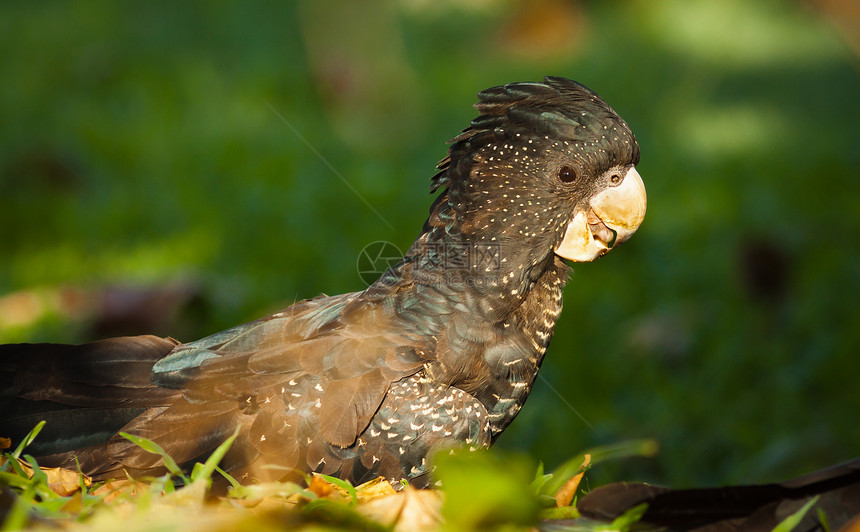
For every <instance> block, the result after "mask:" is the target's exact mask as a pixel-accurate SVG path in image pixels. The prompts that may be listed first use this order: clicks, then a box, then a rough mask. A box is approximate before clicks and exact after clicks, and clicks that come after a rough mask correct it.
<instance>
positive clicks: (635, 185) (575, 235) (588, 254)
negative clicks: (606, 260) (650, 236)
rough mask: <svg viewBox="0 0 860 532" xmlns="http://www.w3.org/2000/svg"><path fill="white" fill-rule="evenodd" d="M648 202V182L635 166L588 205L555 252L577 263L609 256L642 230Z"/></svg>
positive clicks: (574, 219) (575, 219) (572, 221)
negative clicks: (614, 248) (638, 230)
mask: <svg viewBox="0 0 860 532" xmlns="http://www.w3.org/2000/svg"><path fill="white" fill-rule="evenodd" d="M647 203H648V200H647V197H646V195H645V183H643V182H642V177H640V176H639V172H637V171H636V168H634V167H633V166H631V167H630V169H629V170H627V173H626V174H625V175H624V179H623V180H622V181H621V184H619V185H618V186H614V187H609V188H607V189H605V190H603V191H601V192H600V193H598V194H596V195H595V196H594V197H593V198H591V201H590V202H589V203H588V206H589V208H588V209H586V210H583V211H579V212H578V213H577V214H576V216H574V218H573V220H571V221H570V223H569V224H568V225H567V230H566V231H565V233H564V238H563V239H562V241H561V244H559V245H558V247H556V248H555V253H556V254H557V255H558V256H560V257H562V258H565V259H568V260H572V261H576V262H588V261H592V260H594V259H596V258H597V257H599V256H601V255H605V254H606V253H607V252H608V251H609V250H610V249H612V248H613V247H614V246H616V245H618V244H620V243H621V242H624V241H625V240H627V239H628V238H630V237H631V236H632V235H633V233H635V232H636V230H637V229H639V226H640V225H642V220H643V219H644V218H645V209H646V206H647Z"/></svg>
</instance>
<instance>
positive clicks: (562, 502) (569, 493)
mask: <svg viewBox="0 0 860 532" xmlns="http://www.w3.org/2000/svg"><path fill="white" fill-rule="evenodd" d="M590 463H591V455H590V454H586V455H585V456H584V457H583V460H582V465H580V466H579V470H580V471H579V473H577V474H575V475H573V476H572V477H570V478H569V479H567V482H565V483H564V485H563V486H562V487H560V488H559V489H558V491H557V492H555V505H556V506H557V507H559V508H561V507H562V506H570V503H571V502H573V496H574V495H576V489H577V488H578V487H579V483H580V481H581V480H582V476H583V475H584V474H585V470H586V469H587V468H588V464H590Z"/></svg>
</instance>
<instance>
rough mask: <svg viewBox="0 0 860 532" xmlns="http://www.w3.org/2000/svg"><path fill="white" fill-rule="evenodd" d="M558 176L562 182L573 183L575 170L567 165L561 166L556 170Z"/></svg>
mask: <svg viewBox="0 0 860 532" xmlns="http://www.w3.org/2000/svg"><path fill="white" fill-rule="evenodd" d="M558 178H559V179H560V180H561V182H562V183H573V182H574V181H576V170H574V169H573V168H571V167H569V166H562V167H561V169H559V171H558Z"/></svg>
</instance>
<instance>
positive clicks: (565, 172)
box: [0, 76, 647, 488]
mask: <svg viewBox="0 0 860 532" xmlns="http://www.w3.org/2000/svg"><path fill="white" fill-rule="evenodd" d="M474 107H475V109H476V110H477V112H478V116H477V117H476V118H474V119H473V120H471V122H470V123H469V125H468V127H466V128H465V129H463V130H462V131H461V132H460V133H459V134H457V135H456V136H455V137H454V138H453V139H451V140H450V141H449V148H448V151H447V155H446V156H445V157H444V158H443V159H442V161H441V162H440V163H439V164H438V165H437V167H436V172H435V174H434V175H432V177H431V186H430V192H431V194H435V198H434V200H433V201H432V204H431V207H430V212H429V216H428V218H427V220H426V222H425V223H424V225H423V227H422V230H421V232H420V234H419V236H418V237H417V239H416V240H415V241H414V243H413V244H412V245H411V246H410V247H409V249H408V251H407V252H406V253H405V254H404V256H403V258H402V260H400V261H399V262H397V263H396V264H394V265H393V266H391V267H390V268H388V269H387V270H386V271H385V272H384V273H383V274H382V275H381V276H380V277H379V279H378V280H376V281H375V282H374V283H373V284H371V285H370V286H369V287H368V288H367V289H365V290H363V291H358V292H352V293H347V294H342V295H336V296H319V297H316V298H312V299H307V300H303V301H300V302H297V303H295V304H293V305H292V306H290V307H288V308H286V309H284V310H282V311H280V312H276V313H274V314H272V315H269V316H266V317H263V318H261V319H258V320H256V321H252V322H250V323H245V324H242V325H238V326H236V327H233V328H231V329H228V330H225V331H222V332H218V333H215V334H213V335H211V336H208V337H206V338H203V339H200V340H197V341H192V342H189V343H180V342H178V341H177V340H175V339H173V338H169V337H167V338H162V337H157V336H152V335H142V336H128V337H120V338H109V339H105V340H98V341H94V342H90V343H86V344H81V345H63V344H44V343H43V344H8V345H4V346H0V390H2V391H0V436H6V437H10V438H11V439H12V441H13V443H15V442H18V441H20V440H21V439H22V438H23V437H24V436H25V435H26V434H27V433H28V431H30V430H31V429H32V428H33V426H35V425H36V424H37V423H38V422H40V421H42V420H44V421H46V424H45V426H44V429H43V430H42V432H41V433H40V434H39V436H38V437H37V438H36V439H35V441H33V443H32V444H31V446H30V447H28V450H27V452H28V453H30V454H31V455H33V456H34V457H36V459H37V460H38V461H39V463H40V464H41V465H45V466H61V467H71V468H73V469H75V468H77V467H80V470H81V471H82V472H84V473H86V474H87V475H90V476H91V477H92V478H94V479H96V480H100V479H110V478H124V477H125V476H126V475H131V476H133V477H140V476H147V475H154V474H159V473H161V472H163V471H164V463H163V461H162V458H161V456H159V455H157V454H153V453H150V452H147V451H145V450H144V449H142V448H141V447H140V446H138V445H136V444H135V443H133V442H132V441H130V440H129V439H127V438H125V437H123V436H122V435H121V434H120V433H127V434H131V435H134V436H137V437H139V438H146V439H149V440H151V441H153V442H155V443H156V444H158V445H159V446H161V448H163V449H164V451H165V452H166V453H167V454H169V455H170V456H171V457H172V458H173V459H174V461H175V462H176V463H178V464H180V465H181V466H182V467H189V466H190V465H192V464H193V463H195V462H196V461H200V460H203V459H205V458H206V457H207V456H209V455H211V454H212V453H213V451H214V450H215V449H216V448H217V447H218V446H219V445H220V444H221V443H222V442H224V441H225V440H226V439H228V438H229V437H230V436H231V435H234V434H235V440H234V441H233V443H232V446H231V447H230V449H229V451H228V452H227V453H226V455H225V456H224V457H223V459H222V462H221V468H222V469H223V470H225V471H226V472H228V473H229V474H230V475H232V476H233V477H234V478H235V479H236V480H237V481H239V482H243V483H250V482H257V481H276V480H286V479H291V478H299V477H301V476H302V475H307V474H308V473H311V472H316V473H322V474H326V475H332V476H335V477H339V478H341V479H344V480H347V481H350V482H352V483H354V484H358V483H361V482H364V481H368V480H371V479H374V478H378V477H384V478H385V479H386V480H388V481H389V482H391V483H392V484H394V485H402V484H406V483H409V484H411V485H412V486H414V487H418V488H422V487H427V486H429V485H431V483H432V482H433V480H432V469H433V466H432V456H433V454H434V453H436V452H439V451H441V450H445V449H453V448H455V447H466V448H468V449H471V450H476V449H485V448H487V447H489V446H490V445H491V444H492V443H493V442H494V441H495V440H496V439H497V438H498V437H499V435H500V434H501V433H502V431H504V430H505V428H506V427H507V426H508V425H509V424H510V423H511V422H512V421H513V420H514V418H515V417H516V416H517V414H518V412H519V411H520V409H521V408H522V406H523V404H524V402H525V401H526V398H527V397H528V395H529V392H530V390H531V389H532V386H533V384H534V382H535V379H536V377H537V374H538V370H539V368H540V366H541V362H542V360H543V358H544V354H545V353H546V350H547V347H548V346H549V343H550V340H551V338H552V335H553V332H554V329H555V326H556V321H557V319H558V317H559V314H560V312H561V309H562V291H563V288H564V286H565V284H566V282H567V280H568V277H569V275H570V271H571V266H570V265H569V264H568V261H570V262H588V261H592V260H595V259H597V258H598V257H601V256H603V255H605V254H606V253H608V252H609V251H610V250H612V249H614V248H615V247H617V246H618V245H619V244H621V243H622V242H624V241H626V240H627V239H629V238H630V237H631V235H632V234H633V233H634V232H635V231H636V230H637V229H638V228H639V227H640V225H641V224H642V222H643V219H644V216H645V211H646V207H647V197H646V193H645V186H644V184H643V181H642V178H641V176H640V175H639V173H638V171H637V170H636V165H637V164H638V162H639V157H640V153H639V145H638V143H637V141H636V138H635V136H634V135H633V132H632V131H631V129H630V127H629V126H628V124H627V123H626V122H625V121H624V120H623V119H622V118H621V117H620V116H619V115H618V114H617V113H616V112H615V111H614V110H613V109H612V108H611V107H610V106H609V105H608V104H607V103H606V102H605V101H604V100H603V99H602V98H601V97H600V96H598V95H597V94H596V93H595V92H594V91H592V90H591V89H589V88H587V87H586V86H584V85H582V84H580V83H578V82H575V81H572V80H569V79H566V78H562V77H552V76H548V77H545V78H544V79H543V80H542V81H539V82H517V83H508V84H506V85H500V86H496V87H492V88H489V89H486V90H483V91H481V92H479V93H478V102H477V103H476V104H475V105H474Z"/></svg>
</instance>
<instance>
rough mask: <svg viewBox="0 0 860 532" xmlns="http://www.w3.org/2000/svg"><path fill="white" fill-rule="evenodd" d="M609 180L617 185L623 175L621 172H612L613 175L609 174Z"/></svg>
mask: <svg viewBox="0 0 860 532" xmlns="http://www.w3.org/2000/svg"><path fill="white" fill-rule="evenodd" d="M609 182H610V183H612V184H613V185H617V184H618V183H620V182H621V175H620V174H612V175H611V176H609Z"/></svg>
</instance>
